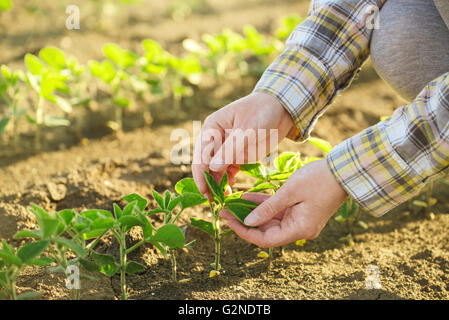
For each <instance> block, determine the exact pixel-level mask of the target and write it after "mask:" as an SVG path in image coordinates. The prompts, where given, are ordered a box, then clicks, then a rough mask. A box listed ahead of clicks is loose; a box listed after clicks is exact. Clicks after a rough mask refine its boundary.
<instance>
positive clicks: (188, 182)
mask: <svg viewBox="0 0 449 320" xmlns="http://www.w3.org/2000/svg"><path fill="white" fill-rule="evenodd" d="M175 190H176V192H177V193H178V194H184V193H187V192H188V193H195V194H199V195H201V192H200V191H199V190H198V187H197V186H196V183H195V180H193V179H192V178H184V179H182V180H179V181H178V182H177V183H176V185H175Z"/></svg>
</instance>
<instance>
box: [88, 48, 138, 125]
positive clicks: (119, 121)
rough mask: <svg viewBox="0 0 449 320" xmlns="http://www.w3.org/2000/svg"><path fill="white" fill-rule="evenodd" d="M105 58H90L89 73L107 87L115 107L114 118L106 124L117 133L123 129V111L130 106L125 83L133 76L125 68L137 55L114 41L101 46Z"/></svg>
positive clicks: (131, 80)
mask: <svg viewBox="0 0 449 320" xmlns="http://www.w3.org/2000/svg"><path fill="white" fill-rule="evenodd" d="M103 54H104V56H105V57H106V59H105V60H103V61H101V62H99V61H94V60H91V61H89V63H88V66H89V70H90V72H91V74H92V75H93V76H94V77H96V78H98V79H101V80H102V81H103V83H104V84H106V85H107V87H108V89H109V95H110V98H111V102H112V104H113V106H114V108H115V119H114V121H109V122H108V126H109V127H110V128H111V129H112V130H114V131H115V132H117V133H120V132H122V130H123V111H124V109H127V108H129V107H130V104H131V101H130V99H129V98H128V95H129V90H128V89H127V85H129V84H131V83H133V81H134V77H133V76H131V75H130V74H129V73H128V72H127V70H128V69H129V68H131V67H133V66H135V65H136V63H137V60H138V55H137V54H136V53H135V52H133V51H131V50H126V49H122V48H121V47H120V46H118V45H117V44H114V43H108V44H106V45H105V46H104V47H103Z"/></svg>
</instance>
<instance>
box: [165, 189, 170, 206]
mask: <svg viewBox="0 0 449 320" xmlns="http://www.w3.org/2000/svg"><path fill="white" fill-rule="evenodd" d="M170 201H171V192H170V191H168V190H166V191H165V193H164V208H167V207H168V205H169V204H170Z"/></svg>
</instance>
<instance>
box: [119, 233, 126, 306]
mask: <svg viewBox="0 0 449 320" xmlns="http://www.w3.org/2000/svg"><path fill="white" fill-rule="evenodd" d="M125 235H126V234H125V232H122V233H121V234H120V284H121V287H122V300H127V299H128V293H127V288H126V239H125Z"/></svg>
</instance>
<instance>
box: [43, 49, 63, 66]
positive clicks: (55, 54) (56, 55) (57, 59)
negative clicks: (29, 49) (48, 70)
mask: <svg viewBox="0 0 449 320" xmlns="http://www.w3.org/2000/svg"><path fill="white" fill-rule="evenodd" d="M39 57H40V58H41V59H42V60H44V61H45V62H46V63H47V64H48V65H49V66H50V67H53V68H55V69H57V70H63V69H64V68H65V67H66V66H67V63H66V59H65V54H64V52H62V51H61V50H59V49H58V48H54V47H46V48H43V49H41V50H40V51H39Z"/></svg>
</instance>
